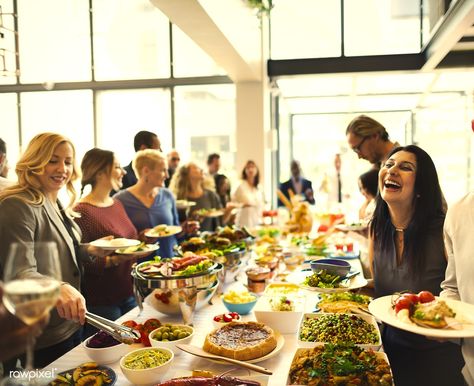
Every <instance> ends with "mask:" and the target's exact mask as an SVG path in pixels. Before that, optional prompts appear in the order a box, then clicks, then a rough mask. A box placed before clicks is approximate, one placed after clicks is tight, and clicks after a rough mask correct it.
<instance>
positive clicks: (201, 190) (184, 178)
mask: <svg viewBox="0 0 474 386" xmlns="http://www.w3.org/2000/svg"><path fill="white" fill-rule="evenodd" d="M170 189H171V190H172V192H173V194H174V195H175V197H176V198H177V199H178V200H187V201H194V202H195V203H196V205H195V206H193V207H192V208H191V210H192V212H191V214H190V217H191V218H194V217H195V218H199V219H200V220H201V230H203V231H214V230H216V228H217V227H218V226H222V225H224V224H226V223H227V222H228V220H229V219H230V217H231V211H232V209H233V206H231V205H228V206H227V207H226V208H222V204H221V201H220V199H219V197H218V196H217V194H216V193H215V192H213V191H212V190H209V189H206V188H205V187H204V173H203V170H202V169H201V168H200V167H199V166H197V165H196V164H195V163H194V162H190V163H188V164H186V165H184V166H181V167H180V168H179V169H178V172H177V173H175V175H174V176H173V179H172V180H171V183H170ZM203 209H223V211H224V214H223V216H220V217H206V216H201V215H200V214H199V213H200V212H201V210H203Z"/></svg>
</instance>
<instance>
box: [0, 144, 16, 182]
mask: <svg viewBox="0 0 474 386" xmlns="http://www.w3.org/2000/svg"><path fill="white" fill-rule="evenodd" d="M8 170H9V168H8V159H7V144H6V143H5V141H4V140H3V139H1V138H0V191H2V190H3V189H5V188H6V187H7V186H10V185H12V184H13V182H11V181H9V180H7V177H8Z"/></svg>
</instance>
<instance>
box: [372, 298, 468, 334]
mask: <svg viewBox="0 0 474 386" xmlns="http://www.w3.org/2000/svg"><path fill="white" fill-rule="evenodd" d="M437 299H441V300H444V301H445V302H446V304H447V305H448V306H449V307H450V308H451V309H452V310H453V311H454V312H455V313H456V319H458V320H461V319H466V322H467V321H470V322H471V323H474V319H473V315H474V305H472V304H468V303H464V302H460V301H459V300H453V299H447V298H437ZM369 311H370V312H371V313H372V315H374V316H375V317H376V318H377V319H380V320H381V321H382V322H384V323H387V324H389V325H391V326H393V327H397V328H399V329H401V330H405V331H409V332H413V333H415V334H419V335H424V336H430V337H433V338H472V337H474V324H465V325H464V326H463V328H462V329H461V330H451V329H441V328H429V327H421V326H418V325H417V324H414V323H407V322H404V321H402V320H400V319H398V318H397V315H396V314H395V310H394V309H393V308H392V295H387V296H383V297H381V298H378V299H375V300H372V302H370V304H369ZM469 318H470V319H469Z"/></svg>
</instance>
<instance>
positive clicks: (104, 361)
mask: <svg viewBox="0 0 474 386" xmlns="http://www.w3.org/2000/svg"><path fill="white" fill-rule="evenodd" d="M91 338H92V336H91V337H89V338H87V339H86V340H85V341H84V342H82V347H84V351H85V352H86V354H87V356H88V357H89V358H91V359H92V360H93V361H94V362H97V363H98V364H99V365H108V364H110V363H114V362H117V361H118V360H119V359H120V358H121V357H123V356H124V355H125V354H127V353H128V352H129V351H130V346H129V345H126V344H124V343H120V344H117V345H115V346H110V347H103V348H92V347H88V346H87V344H88V343H89V341H90V340H91Z"/></svg>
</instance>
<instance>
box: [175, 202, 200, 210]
mask: <svg viewBox="0 0 474 386" xmlns="http://www.w3.org/2000/svg"><path fill="white" fill-rule="evenodd" d="M194 205H196V203H195V202H194V201H187V200H176V208H178V209H186V208H190V207H192V206H194Z"/></svg>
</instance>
